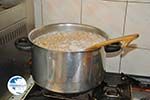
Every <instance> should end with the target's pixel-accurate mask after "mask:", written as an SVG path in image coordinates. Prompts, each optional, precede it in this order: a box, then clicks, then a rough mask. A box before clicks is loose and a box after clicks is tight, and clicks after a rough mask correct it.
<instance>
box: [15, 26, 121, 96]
mask: <svg viewBox="0 0 150 100" xmlns="http://www.w3.org/2000/svg"><path fill="white" fill-rule="evenodd" d="M53 31H57V32H59V31H63V32H64V31H67V32H68V31H86V32H92V33H97V34H99V35H101V36H102V37H103V38H105V39H106V40H107V39H108V37H107V34H105V33H104V32H103V31H101V30H100V29H97V28H95V27H92V26H88V25H83V24H53V25H47V26H44V27H41V28H38V29H34V30H33V31H31V32H30V33H29V35H28V39H29V41H30V42H28V41H27V40H26V39H21V40H20V39H19V40H17V41H16V47H17V48H19V49H22V50H30V49H31V51H32V76H33V79H34V81H35V83H36V84H38V85H39V86H41V87H43V88H46V89H48V90H50V91H54V92H58V93H79V92H85V91H88V90H90V89H92V88H95V87H96V86H98V85H99V84H101V82H102V81H103V75H104V66H105V64H104V63H105V60H104V58H105V51H104V46H101V47H97V48H95V49H91V48H90V50H86V51H81V52H80V51H78V52H63V51H53V50H47V49H44V48H41V47H39V46H38V45H35V44H34V43H33V42H32V41H33V40H34V39H35V38H37V37H39V36H41V35H43V34H47V33H48V32H53ZM119 41H121V40H117V41H113V42H111V43H115V42H119ZM30 43H31V44H30ZM109 44H110V43H109ZM107 45H108V44H107ZM112 49H113V48H112Z"/></svg>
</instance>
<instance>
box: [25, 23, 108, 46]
mask: <svg viewBox="0 0 150 100" xmlns="http://www.w3.org/2000/svg"><path fill="white" fill-rule="evenodd" d="M59 31H60V32H62V31H63V32H74V31H85V32H91V33H97V34H99V35H101V36H102V37H104V38H105V39H108V36H107V34H106V33H105V32H103V31H102V30H100V29H98V28H96V27H93V26H90V25H85V24H77V23H57V24H51V25H47V26H44V27H40V28H37V29H34V30H33V31H31V32H30V33H29V35H28V38H29V40H30V42H32V41H33V40H34V39H35V38H37V37H39V36H41V35H43V34H47V33H51V32H59ZM32 43H33V42H32Z"/></svg>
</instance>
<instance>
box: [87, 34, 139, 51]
mask: <svg viewBox="0 0 150 100" xmlns="http://www.w3.org/2000/svg"><path fill="white" fill-rule="evenodd" d="M138 37H139V34H137V33H136V34H132V35H127V36H122V37H119V38H115V39H110V40H106V41H104V42H100V43H97V44H95V45H93V46H91V47H89V48H87V49H86V51H90V50H95V49H98V48H100V47H102V46H106V45H110V44H113V43H117V42H121V43H122V48H124V47H127V46H128V45H129V44H130V43H131V42H132V41H133V40H134V39H136V38H138Z"/></svg>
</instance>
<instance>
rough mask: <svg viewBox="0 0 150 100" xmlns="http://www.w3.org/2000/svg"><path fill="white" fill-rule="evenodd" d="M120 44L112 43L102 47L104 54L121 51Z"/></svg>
mask: <svg viewBox="0 0 150 100" xmlns="http://www.w3.org/2000/svg"><path fill="white" fill-rule="evenodd" d="M121 45H122V44H121V42H116V43H112V44H110V45H106V46H104V49H105V52H106V53H112V52H117V51H120V50H121Z"/></svg>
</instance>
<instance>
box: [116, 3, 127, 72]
mask: <svg viewBox="0 0 150 100" xmlns="http://www.w3.org/2000/svg"><path fill="white" fill-rule="evenodd" d="M127 13H128V1H126V7H125V15H124V19H123V31H122V35H123V36H124V34H125V28H126V20H127ZM121 62H122V54H120V61H119V70H118V72H119V73H120V71H121Z"/></svg>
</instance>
